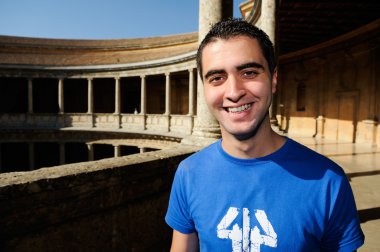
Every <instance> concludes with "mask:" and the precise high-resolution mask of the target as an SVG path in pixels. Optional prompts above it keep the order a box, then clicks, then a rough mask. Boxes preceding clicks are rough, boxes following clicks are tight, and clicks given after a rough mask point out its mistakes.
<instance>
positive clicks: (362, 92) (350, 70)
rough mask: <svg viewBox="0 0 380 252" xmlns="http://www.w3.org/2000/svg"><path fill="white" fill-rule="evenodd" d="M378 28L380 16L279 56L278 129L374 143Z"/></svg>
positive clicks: (379, 111) (378, 107)
mask: <svg viewBox="0 0 380 252" xmlns="http://www.w3.org/2000/svg"><path fill="white" fill-rule="evenodd" d="M379 31H380V26H379V22H375V23H372V24H369V25H367V26H365V27H362V28H360V29H358V30H355V31H352V32H350V33H348V34H345V35H343V36H341V37H338V38H335V39H333V40H331V41H328V42H326V43H323V44H320V45H317V46H315V47H313V48H308V49H305V50H303V51H300V52H296V53H291V54H289V55H283V56H281V57H280V64H279V88H278V89H279V92H278V95H277V101H276V102H277V119H278V121H279V123H280V129H282V130H284V131H286V132H288V133H290V134H303V135H307V136H316V137H321V138H327V139H334V140H335V139H337V140H340V141H348V142H363V143H369V144H376V142H377V139H376V131H377V129H376V127H377V123H378V119H379V117H380V103H378V102H377V98H376V97H379V95H380V88H379V81H380V78H379V74H378V67H379V57H378V56H379V46H378V44H379V43H378V41H379ZM368 133H370V134H368Z"/></svg>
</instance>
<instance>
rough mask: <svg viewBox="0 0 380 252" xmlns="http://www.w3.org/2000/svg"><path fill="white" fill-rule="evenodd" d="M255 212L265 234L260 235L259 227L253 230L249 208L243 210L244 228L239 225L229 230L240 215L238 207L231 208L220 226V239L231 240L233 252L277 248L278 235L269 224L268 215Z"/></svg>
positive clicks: (259, 211) (255, 251) (254, 251)
mask: <svg viewBox="0 0 380 252" xmlns="http://www.w3.org/2000/svg"><path fill="white" fill-rule="evenodd" d="M254 211H255V217H256V219H257V221H258V222H259V224H260V226H261V229H262V230H263V231H264V233H265V234H260V230H259V228H258V227H257V226H254V227H253V228H252V229H251V225H250V222H251V219H250V212H249V209H248V208H243V227H242V228H240V227H239V225H238V224H235V225H233V227H232V229H228V228H229V227H230V226H231V224H232V222H233V221H234V220H235V219H236V217H237V216H238V215H239V209H238V208H236V207H230V208H229V209H228V211H227V214H226V215H225V216H224V217H223V219H222V220H221V221H220V223H219V224H218V226H217V234H218V237H219V238H221V239H231V240H232V251H233V252H259V251H260V246H261V245H266V246H269V247H277V234H276V232H275V231H274V229H273V227H272V224H271V223H270V222H269V220H268V218H267V215H266V214H265V212H264V211H263V210H254Z"/></svg>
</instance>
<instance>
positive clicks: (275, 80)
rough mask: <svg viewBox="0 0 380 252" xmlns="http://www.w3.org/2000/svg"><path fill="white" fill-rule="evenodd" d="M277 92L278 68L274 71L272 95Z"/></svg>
mask: <svg viewBox="0 0 380 252" xmlns="http://www.w3.org/2000/svg"><path fill="white" fill-rule="evenodd" d="M276 91H277V67H276V68H275V69H274V71H273V74H272V94H274V93H276Z"/></svg>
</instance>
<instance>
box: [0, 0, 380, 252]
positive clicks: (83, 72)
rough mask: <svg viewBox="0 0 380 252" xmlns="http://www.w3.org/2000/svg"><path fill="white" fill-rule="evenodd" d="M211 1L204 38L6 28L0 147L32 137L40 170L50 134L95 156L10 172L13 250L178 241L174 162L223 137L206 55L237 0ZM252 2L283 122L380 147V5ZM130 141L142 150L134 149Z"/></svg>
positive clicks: (3, 177)
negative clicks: (99, 149)
mask: <svg viewBox="0 0 380 252" xmlns="http://www.w3.org/2000/svg"><path fill="white" fill-rule="evenodd" d="M199 7H200V8H199V11H200V13H199V31H198V32H197V33H189V34H179V35H173V36H164V37H155V38H145V39H121V40H101V41H99V40H98V41H88V40H86V41H81V40H56V39H37V38H22V37H8V36H0V128H1V129H0V153H1V149H3V150H4V149H6V148H8V147H7V146H8V145H7V144H8V143H10V142H11V143H14V142H19V141H20V138H21V139H22V140H24V139H29V138H30V139H32V140H33V141H32V143H29V144H27V145H24V147H22V148H19V147H17V148H16V150H15V152H17V151H20V153H21V152H24V153H26V155H27V156H28V157H29V159H28V161H27V162H26V165H27V166H28V168H27V169H26V170H29V169H30V170H33V168H35V162H36V159H38V158H37V156H36V153H37V152H38V144H36V142H38V141H44V142H49V141H50V140H51V139H54V140H56V139H58V142H59V143H58V144H57V145H55V146H56V147H51V149H54V148H55V149H56V153H57V154H52V155H56V156H57V159H59V163H58V164H64V163H65V161H67V159H68V157H69V155H68V153H67V150H66V149H65V146H67V145H69V144H72V143H73V142H76V141H78V140H81V141H84V142H86V146H87V150H88V162H82V163H78V164H66V165H61V166H55V167H51V168H42V169H36V170H33V171H24V170H23V169H21V171H20V172H11V173H2V174H0V195H1V198H0V200H1V203H0V204H1V206H2V207H0V223H1V226H2V229H1V231H0V237H1V238H0V250H5V251H21V250H25V249H30V248H33V249H34V250H38V251H40V250H84V251H87V250H89V251H93V250H99V249H100V250H104V249H108V250H124V251H125V250H126V251H152V250H154V251H165V250H166V249H167V247H168V244H169V243H170V230H169V229H168V228H167V227H166V225H165V224H164V221H163V215H164V213H165V211H166V205H167V200H168V193H169V190H170V186H171V180H172V177H173V174H174V171H175V169H176V167H177V165H178V163H179V162H180V161H181V160H182V159H183V158H184V157H186V156H188V155H190V154H191V153H193V152H194V151H197V150H198V149H199V148H201V147H202V146H204V144H207V143H210V142H212V141H215V139H216V138H218V137H219V136H220V135H219V128H218V125H217V123H216V121H215V119H213V118H212V116H211V115H210V113H209V112H208V110H207V107H206V105H205V103H204V102H203V89H202V84H201V81H200V80H199V78H198V76H197V70H196V64H195V53H196V49H197V46H198V43H199V40H200V39H201V38H202V37H203V36H204V35H205V34H206V33H207V31H208V29H209V26H210V24H211V23H215V22H216V21H218V20H220V19H222V18H224V17H229V16H231V15H232V1H230V0H228V1H227V0H200V1H199ZM241 10H242V13H243V15H244V17H245V18H246V19H247V20H249V21H250V22H252V23H255V24H256V25H258V26H259V27H261V28H262V29H263V30H265V31H266V32H267V33H268V34H269V36H270V37H271V39H272V40H273V41H274V43H275V46H276V50H277V54H278V58H279V62H278V63H279V90H278V93H277V94H276V96H275V99H274V103H273V105H272V107H271V111H270V112H271V118H272V123H273V127H274V128H275V129H276V130H278V131H283V132H284V133H289V134H301V135H305V136H313V137H316V138H326V139H337V140H340V141H349V142H363V143H367V144H369V145H376V144H378V143H379V141H380V134H378V131H379V129H378V118H379V116H380V103H379V102H377V99H376V98H377V97H379V95H380V88H379V74H378V61H379V57H378V56H379V48H378V44H379V26H380V20H379V15H378V10H379V4H378V3H375V2H374V1H361V2H360V3H358V2H357V1H342V2H325V1H322V2H316V3H314V2H308V1H306V2H305V3H300V2H299V1H292V0H282V1H276V0H260V1H259V0H257V1H256V0H255V1H247V2H245V3H243V4H242V5H241ZM97 143H110V144H111V146H112V151H113V153H112V156H114V157H113V158H108V159H101V160H97V158H94V146H96V144H97ZM126 145H127V146H134V147H136V150H135V152H134V153H139V154H134V155H128V156H124V154H123V153H124V152H125V151H123V149H122V148H123V146H126ZM47 146H52V145H47ZM49 148H50V147H49ZM23 149H24V150H23ZM148 149H159V150H157V151H152V152H147V150H148ZM40 152H41V151H40ZM45 154H46V153H45ZM41 156H42V158H44V157H46V155H44V153H43V154H41ZM1 160H2V161H1ZM4 160H6V157H5V156H4V154H3V155H0V169H1V168H2V166H4V162H5V161H4ZM83 161H87V160H83ZM2 164H3V165H2ZM21 164H25V162H24V163H21ZM58 164H57V165H58ZM3 169H4V167H3Z"/></svg>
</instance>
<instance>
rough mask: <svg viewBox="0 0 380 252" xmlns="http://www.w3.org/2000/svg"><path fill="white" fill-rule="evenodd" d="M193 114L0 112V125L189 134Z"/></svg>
mask: <svg viewBox="0 0 380 252" xmlns="http://www.w3.org/2000/svg"><path fill="white" fill-rule="evenodd" d="M193 120H194V118H193V116H190V115H162V114H147V115H140V114H137V115H135V114H105V113H104V114H100V113H95V114H87V113H67V114H37V113H36V114H0V128H4V129H7V128H53V129H54V128H65V127H70V128H74V129H75V128H81V129H82V128H96V129H100V130H102V129H105V130H113V129H124V130H126V131H131V132H134V131H139V132H141V131H149V132H154V133H157V132H158V133H166V132H173V133H178V134H182V135H190V134H191V130H192V127H193Z"/></svg>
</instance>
